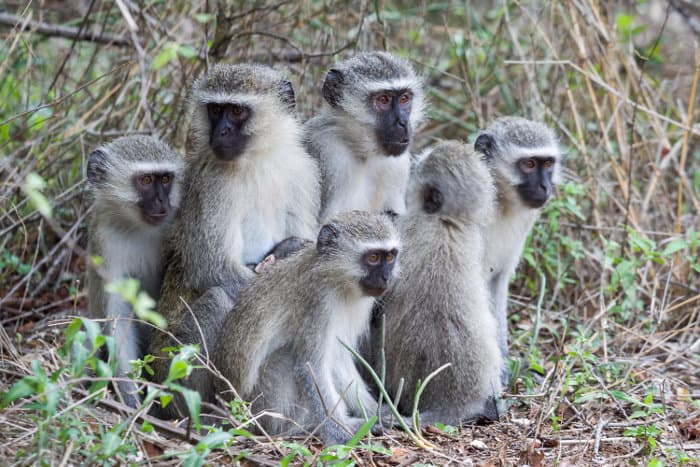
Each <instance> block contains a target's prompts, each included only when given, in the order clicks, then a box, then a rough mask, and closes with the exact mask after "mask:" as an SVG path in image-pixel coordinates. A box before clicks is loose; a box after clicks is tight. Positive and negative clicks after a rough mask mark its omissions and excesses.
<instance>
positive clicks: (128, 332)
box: [87, 136, 183, 407]
mask: <svg viewBox="0 0 700 467" xmlns="http://www.w3.org/2000/svg"><path fill="white" fill-rule="evenodd" d="M182 169H183V161H182V158H181V157H180V156H179V155H178V154H176V153H175V152H174V151H173V150H172V149H170V147H169V146H168V145H167V144H165V143H163V142H161V141H159V140H158V139H156V138H153V137H150V136H126V137H122V138H118V139H116V140H114V141H112V142H111V143H109V144H105V145H103V146H101V147H99V148H97V149H95V150H94V151H92V152H91V153H90V155H89V156H88V161H87V181H88V187H89V189H90V191H91V193H92V195H93V198H94V205H93V213H92V217H91V219H90V234H89V237H88V250H89V253H90V256H99V257H100V258H101V259H102V264H101V266H99V267H98V266H96V265H95V264H93V262H91V261H88V270H87V281H88V315H89V316H90V317H92V318H106V319H107V322H106V325H105V333H106V334H108V335H110V336H113V337H114V338H115V341H116V342H115V343H116V376H119V377H122V378H123V377H125V376H126V375H127V374H128V373H129V372H130V369H131V365H130V363H129V362H130V361H131V360H136V359H138V358H141V357H142V356H143V351H144V350H145V348H144V346H145V344H146V341H147V339H148V336H149V331H148V330H149V328H148V327H147V326H144V325H140V324H138V323H137V322H136V319H135V317H134V316H133V310H132V308H131V305H130V304H129V303H127V302H125V301H124V300H122V298H121V297H119V296H117V295H114V294H108V293H107V292H105V290H104V286H105V283H109V282H115V281H118V280H123V279H127V278H134V279H138V280H139V282H140V285H141V288H142V289H143V290H145V291H146V292H147V293H148V294H149V295H150V296H151V298H153V299H154V300H158V296H159V294H160V286H161V282H162V280H163V257H162V250H163V237H164V235H165V234H166V231H167V228H168V227H169V226H170V224H171V221H172V219H173V218H174V216H175V212H176V211H177V208H178V205H179V203H180V186H181V184H182ZM117 389H118V391H119V393H120V396H121V398H122V400H123V401H124V403H126V404H128V405H130V406H132V407H135V406H136V405H137V404H138V402H139V397H138V394H137V393H136V391H137V387H136V386H135V385H133V384H127V383H125V382H119V383H118V384H117Z"/></svg>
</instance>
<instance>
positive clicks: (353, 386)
mask: <svg viewBox="0 0 700 467" xmlns="http://www.w3.org/2000/svg"><path fill="white" fill-rule="evenodd" d="M373 304H374V299H373V298H372V297H362V298H360V299H359V300H358V299H357V297H348V298H344V297H335V298H334V299H331V300H329V302H328V303H327V305H326V307H327V309H328V310H329V312H331V314H332V315H331V316H332V317H331V319H330V321H329V323H328V331H327V333H326V335H327V336H328V338H327V339H326V348H325V350H324V353H323V355H324V359H323V368H324V373H326V374H327V375H329V376H330V378H331V382H332V383H331V384H332V386H333V387H335V389H336V391H338V397H341V395H342V394H344V399H345V401H346V403H347V405H348V406H349V407H350V408H351V410H352V411H353V412H354V414H355V415H359V414H360V413H361V412H360V405H362V406H364V407H365V409H366V410H368V411H370V412H371V411H373V410H374V404H375V402H374V400H373V398H372V396H371V395H370V393H369V390H368V389H367V385H366V384H365V383H364V381H363V380H362V377H361V376H360V374H359V373H358V371H357V367H356V366H355V362H354V357H353V355H352V354H351V353H350V351H349V350H348V349H346V348H345V347H344V346H343V345H342V344H341V342H344V343H345V344H346V345H348V346H350V347H352V348H354V349H357V344H358V341H359V340H360V338H361V337H362V336H364V335H365V334H366V333H367V330H368V327H369V320H370V314H371V312H372V306H373ZM325 369H327V370H328V371H325ZM358 396H359V401H358ZM336 402H337V400H329V401H326V404H327V405H328V406H333V405H335V404H336Z"/></svg>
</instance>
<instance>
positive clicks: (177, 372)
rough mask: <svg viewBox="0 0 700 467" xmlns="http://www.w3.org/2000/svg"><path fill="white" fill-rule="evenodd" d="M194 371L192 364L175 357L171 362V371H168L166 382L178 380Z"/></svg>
mask: <svg viewBox="0 0 700 467" xmlns="http://www.w3.org/2000/svg"><path fill="white" fill-rule="evenodd" d="M191 372H192V366H191V365H190V364H189V363H188V362H186V361H184V360H179V359H178V360H176V359H173V361H172V362H171V363H170V371H169V372H168V377H167V378H166V380H165V383H166V384H167V383H170V382H172V381H176V380H178V379H181V378H185V377H186V376H188V375H189V374H190V373H191Z"/></svg>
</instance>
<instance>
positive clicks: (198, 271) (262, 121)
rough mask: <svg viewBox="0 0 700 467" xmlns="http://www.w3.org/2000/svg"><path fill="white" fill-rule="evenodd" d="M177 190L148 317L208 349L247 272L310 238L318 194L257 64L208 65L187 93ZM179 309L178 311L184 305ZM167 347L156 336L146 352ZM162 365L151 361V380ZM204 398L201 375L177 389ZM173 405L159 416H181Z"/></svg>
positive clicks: (279, 99) (284, 109)
mask: <svg viewBox="0 0 700 467" xmlns="http://www.w3.org/2000/svg"><path fill="white" fill-rule="evenodd" d="M190 111H191V112H192V121H191V126H190V130H189V135H188V139H189V141H188V145H189V150H188V165H187V182H186V188H185V191H184V198H183V206H182V209H181V211H180V214H179V216H178V218H177V222H176V225H175V227H174V229H173V232H172V235H171V236H170V239H169V240H170V247H171V251H170V255H169V263H168V270H167V272H166V275H165V279H164V282H163V287H162V290H161V299H160V302H159V303H158V311H159V312H160V313H161V314H163V316H165V318H166V319H167V320H168V323H169V331H171V332H172V333H173V335H174V336H175V338H176V339H177V340H179V341H180V342H182V343H196V344H200V351H201V353H202V355H203V356H204V357H205V358H206V357H208V355H209V352H210V351H211V350H213V347H214V345H215V342H216V338H217V336H218V334H219V330H220V329H221V325H222V323H223V320H224V317H225V315H226V313H227V312H228V311H229V310H230V309H231V308H232V306H233V302H234V300H235V299H236V296H237V295H238V292H239V290H240V289H241V287H242V286H243V284H245V282H247V281H248V279H250V278H251V277H252V276H253V274H254V273H253V271H252V270H251V269H250V268H249V267H248V266H247V265H248V264H257V263H259V262H260V261H261V260H262V259H263V257H264V256H265V255H266V254H268V253H269V252H270V251H271V250H272V251H274V249H273V247H274V246H275V245H277V244H278V243H279V242H281V241H282V240H284V239H285V238H287V237H290V236H295V237H300V238H302V239H303V238H313V236H314V234H315V231H316V229H317V216H318V209H319V207H318V203H319V191H318V190H319V186H318V171H317V167H316V164H315V162H314V161H313V159H312V158H311V157H310V156H309V155H308V154H307V153H306V151H305V150H304V147H303V145H302V143H301V126H300V124H299V122H298V120H297V115H296V111H295V97H294V90H293V88H292V84H291V83H290V82H289V81H288V80H287V79H286V78H285V76H284V75H282V74H281V73H280V72H278V71H275V70H274V69H272V68H270V67H267V66H263V65H247V64H244V65H224V64H217V65H214V66H213V67H212V68H211V69H210V70H209V72H208V73H206V74H205V75H204V76H203V77H201V78H200V79H199V80H198V81H197V82H196V83H195V85H194V89H193V91H192V97H191V102H190ZM186 304H187V305H186ZM173 344H174V343H173V342H172V341H171V340H170V339H169V338H168V336H167V335H166V334H165V333H157V335H156V336H155V338H154V339H153V341H152V342H151V345H150V346H149V352H150V353H151V354H153V355H158V356H161V357H163V354H162V353H161V352H160V349H162V348H163V347H166V346H169V345H173ZM169 364H170V362H169V361H168V360H167V359H165V358H159V359H157V360H156V362H154V365H153V369H154V371H155V377H154V378H155V381H157V382H160V381H162V380H163V379H164V378H165V377H166V376H167V374H168V368H169ZM184 384H185V385H187V386H189V387H190V388H191V389H195V390H199V391H200V393H202V394H207V393H209V392H210V391H211V390H210V387H209V383H208V379H207V378H206V377H205V376H204V370H195V371H194V372H193V374H192V375H190V377H189V378H188V380H187V381H185V382H184ZM185 412H186V410H183V405H182V401H181V400H179V399H178V398H175V400H174V403H173V404H170V405H169V406H168V407H166V408H165V409H164V410H160V411H159V410H158V409H156V413H157V414H159V415H160V416H162V417H171V418H172V417H176V416H178V415H183V414H185Z"/></svg>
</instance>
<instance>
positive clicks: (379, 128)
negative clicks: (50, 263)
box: [304, 52, 424, 220]
mask: <svg viewBox="0 0 700 467" xmlns="http://www.w3.org/2000/svg"><path fill="white" fill-rule="evenodd" d="M323 97H324V99H325V101H326V104H327V105H325V106H324V108H323V110H322V112H321V114H320V115H319V116H317V117H315V118H313V119H311V120H309V121H308V122H307V123H306V125H305V128H304V129H305V137H306V145H307V148H308V149H309V152H310V153H311V154H312V155H313V156H314V157H316V158H317V159H318V161H319V166H320V168H321V220H324V219H328V218H330V217H332V216H333V215H335V214H337V213H338V212H343V211H349V210H352V209H360V210H365V211H369V212H388V213H393V214H402V213H403V212H404V210H405V200H404V197H405V193H406V182H407V181H408V176H409V171H410V166H411V160H410V155H409V148H410V145H411V142H412V141H413V138H414V135H415V132H416V129H417V127H418V126H419V125H420V123H421V121H422V120H423V111H424V110H423V107H424V102H423V100H424V98H423V82H422V80H421V78H420V77H419V76H418V75H416V73H415V72H414V71H413V69H412V67H411V66H410V65H409V64H408V63H407V62H405V61H404V60H401V59H399V58H397V57H395V56H393V55H391V54H389V53H386V52H367V53H361V54H359V55H357V56H355V57H354V58H352V59H350V60H347V61H344V62H341V63H339V64H338V65H336V66H335V67H334V68H333V69H331V70H330V71H328V73H327V75H326V78H325V81H324V83H323Z"/></svg>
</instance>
